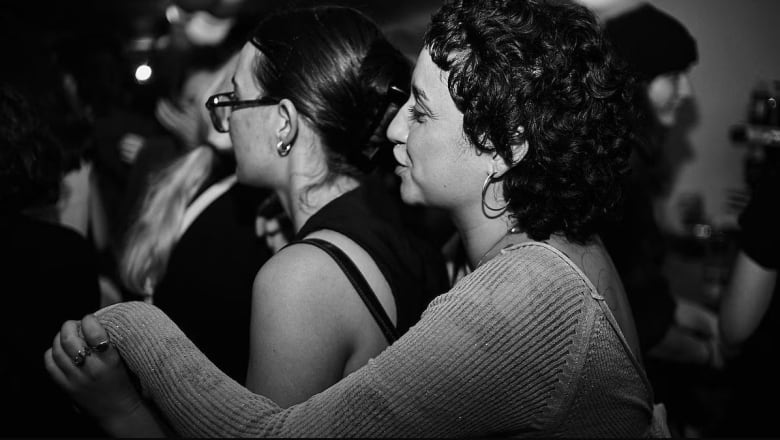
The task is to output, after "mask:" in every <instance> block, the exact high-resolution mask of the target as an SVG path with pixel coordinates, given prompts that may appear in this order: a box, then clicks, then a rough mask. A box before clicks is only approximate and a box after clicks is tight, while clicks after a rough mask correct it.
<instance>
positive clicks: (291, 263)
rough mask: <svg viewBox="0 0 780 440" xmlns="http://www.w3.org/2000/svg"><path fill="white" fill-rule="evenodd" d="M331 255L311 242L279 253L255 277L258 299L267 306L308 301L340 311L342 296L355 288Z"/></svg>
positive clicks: (310, 304)
mask: <svg viewBox="0 0 780 440" xmlns="http://www.w3.org/2000/svg"><path fill="white" fill-rule="evenodd" d="M340 272H341V269H340V268H339V267H338V265H337V264H336V262H335V261H333V259H332V258H330V256H328V255H327V254H326V253H325V252H323V251H321V250H320V249H318V248H316V247H314V246H311V245H308V244H293V245H290V246H288V247H286V248H284V249H283V250H281V251H279V252H278V253H276V254H275V255H274V256H273V257H272V258H270V259H269V260H268V261H267V262H266V263H265V264H264V265H263V267H262V268H261V269H260V271H259V272H258V274H257V276H256V277H255V281H254V287H253V296H254V297H255V302H260V303H263V304H264V305H265V307H270V306H275V307H274V309H276V308H277V307H297V308H300V306H303V305H306V306H308V308H311V309H314V310H318V311H330V312H332V313H336V312H338V311H339V310H341V309H343V304H339V301H334V300H337V299H338V296H339V295H341V294H343V292H344V291H345V290H349V289H351V285H350V284H349V282H348V280H347V279H346V278H345V277H344V276H343V275H341V274H340Z"/></svg>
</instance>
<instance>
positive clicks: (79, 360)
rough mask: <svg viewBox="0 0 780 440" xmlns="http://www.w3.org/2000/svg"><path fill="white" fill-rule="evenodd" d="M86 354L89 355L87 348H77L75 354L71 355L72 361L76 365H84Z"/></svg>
mask: <svg viewBox="0 0 780 440" xmlns="http://www.w3.org/2000/svg"><path fill="white" fill-rule="evenodd" d="M87 356H89V348H87V347H84V348H82V349H81V350H79V351H78V353H76V355H75V356H73V363H74V364H75V365H76V366H77V367H80V366H82V365H84V362H85V361H86V360H87Z"/></svg>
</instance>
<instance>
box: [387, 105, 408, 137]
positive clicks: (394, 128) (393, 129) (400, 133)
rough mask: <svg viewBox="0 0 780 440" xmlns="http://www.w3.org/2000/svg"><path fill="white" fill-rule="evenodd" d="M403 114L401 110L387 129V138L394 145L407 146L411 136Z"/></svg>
mask: <svg viewBox="0 0 780 440" xmlns="http://www.w3.org/2000/svg"><path fill="white" fill-rule="evenodd" d="M401 113H403V112H402V111H400V110H399V111H398V112H397V113H396V114H395V116H394V117H393V120H392V121H390V125H388V127H387V138H388V139H390V142H392V143H394V144H405V143H406V136H407V135H408V134H409V127H408V126H407V123H406V120H405V119H404V117H403V115H402V114H401Z"/></svg>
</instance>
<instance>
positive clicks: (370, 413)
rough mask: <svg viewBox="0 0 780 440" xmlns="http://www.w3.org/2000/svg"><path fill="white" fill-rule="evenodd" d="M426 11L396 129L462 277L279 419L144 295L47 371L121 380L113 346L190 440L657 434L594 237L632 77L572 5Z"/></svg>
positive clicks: (616, 289) (455, 5)
mask: <svg viewBox="0 0 780 440" xmlns="http://www.w3.org/2000/svg"><path fill="white" fill-rule="evenodd" d="M432 20H433V21H432V23H431V25H430V27H429V29H428V31H427V33H426V37H425V43H424V47H423V50H422V51H421V53H420V56H419V59H418V62H417V65H416V67H415V71H414V74H413V78H412V84H411V88H412V94H411V96H410V97H409V99H408V101H407V102H406V104H405V107H406V110H405V112H404V113H399V114H398V115H397V116H396V117H395V119H394V120H393V122H392V124H391V125H390V127H389V129H388V137H389V138H390V139H391V140H392V141H393V142H394V143H395V144H396V146H395V150H394V153H395V157H396V159H397V160H398V162H399V164H400V165H399V166H398V167H397V169H396V172H397V173H398V174H399V175H400V177H401V179H402V184H401V195H402V197H403V199H404V200H405V201H406V202H408V203H421V204H425V205H428V206H434V207H438V208H442V209H444V210H445V211H447V212H448V213H449V214H450V216H451V218H452V219H453V222H454V224H455V225H456V227H457V228H458V231H459V233H460V236H461V239H462V241H463V245H464V248H465V250H466V255H467V258H468V262H469V264H470V266H471V267H472V268H473V271H472V272H471V273H469V274H468V275H466V276H465V277H464V278H462V279H461V280H460V281H459V282H458V283H457V285H455V286H454V287H453V288H452V289H451V290H450V291H449V292H447V293H445V294H443V295H440V296H438V297H437V298H436V299H434V300H433V301H432V302H431V304H430V306H429V307H428V309H427V310H426V312H425V313H424V314H423V316H422V318H421V320H420V322H419V323H418V324H417V325H415V326H414V327H412V328H411V329H410V330H409V331H408V332H407V333H406V334H405V335H404V336H403V337H401V338H400V339H399V340H398V341H397V342H396V343H394V344H392V345H391V346H389V347H388V348H387V349H386V350H384V351H383V352H382V353H381V354H379V355H378V356H376V357H375V358H374V359H373V360H372V361H370V362H369V363H368V364H367V365H366V366H365V367H363V368H361V369H359V370H357V371H355V372H354V373H353V374H351V375H350V376H348V377H346V378H344V379H342V380H341V381H339V382H338V383H337V384H335V385H334V386H332V387H330V388H328V389H326V390H325V391H323V392H321V393H319V394H318V395H316V396H314V397H312V398H310V399H308V400H306V401H305V402H302V403H299V404H297V405H294V406H292V407H290V408H286V409H284V408H281V407H280V406H279V405H277V404H276V403H274V402H273V401H271V400H270V399H268V398H266V397H264V396H261V395H257V394H254V393H252V392H250V391H249V390H247V389H245V388H243V387H241V386H240V385H239V384H237V383H235V382H232V381H230V380H229V379H227V378H226V377H225V376H224V375H222V374H221V373H219V372H218V371H216V370H215V369H214V368H213V367H212V366H211V365H210V364H209V362H208V360H207V359H206V358H204V357H203V356H202V354H200V353H199V352H198V351H197V349H195V347H193V346H192V344H191V343H189V341H188V339H187V338H186V336H185V335H184V334H182V333H181V332H180V331H179V330H178V329H177V328H176V327H175V326H174V325H173V324H172V323H171V322H170V321H169V320H168V318H167V317H166V316H165V315H164V314H163V313H161V312H160V311H159V310H157V309H155V308H154V307H152V306H149V305H146V304H141V303H135V304H127V303H126V304H120V305H117V306H113V307H112V308H110V309H105V310H102V311H100V312H99V313H98V317H97V318H96V317H95V316H87V317H85V318H84V320H82V322H81V325H82V329H83V337H81V336H79V335H78V334H77V333H76V331H75V330H73V327H75V326H74V325H69V326H67V325H66V326H64V327H63V332H62V333H61V338H62V347H61V348H59V349H57V350H56V351H55V353H54V356H55V357H54V361H55V362H56V363H57V364H58V365H60V368H61V369H62V370H63V372H64V373H63V374H66V375H69V376H70V377H72V379H70V381H69V384H71V385H70V386H72V387H73V388H74V389H77V390H79V389H86V390H88V389H89V388H90V387H92V386H94V384H96V383H97V384H100V383H103V382H104V381H108V382H110V383H114V381H115V380H116V381H119V383H125V382H123V381H126V378H125V377H124V375H125V374H126V372H125V370H124V369H122V368H115V367H117V366H118V365H120V355H121V358H122V359H124V361H125V362H126V363H127V365H128V367H129V369H130V370H131V371H132V372H133V373H135V374H136V375H137V376H138V378H139V380H140V383H141V386H142V388H143V389H144V390H145V391H146V392H148V393H149V394H150V395H151V396H152V398H153V399H154V401H155V402H156V403H157V404H158V405H159V407H160V409H161V411H162V413H163V414H164V415H165V417H166V418H168V420H169V421H170V422H171V423H172V425H173V426H174V427H175V429H176V430H177V433H179V434H180V435H185V436H322V437H337V436H338V437H350V436H356V437H357V436H360V437H363V436H390V437H448V436H466V437H482V436H520V437H523V436H535V437H547V436H550V437H552V436H563V437H572V436H576V437H589V436H595V437H607V436H623V437H644V436H656V435H668V431H667V430H666V429H665V427H666V425H665V419H664V414H663V408H662V407H661V406H654V404H653V391H652V389H651V386H650V384H649V382H648V380H647V377H646V375H645V372H644V368H643V366H642V361H641V359H640V358H639V356H638V353H639V350H638V343H637V338H636V334H635V330H634V324H633V322H632V320H631V311H630V309H629V308H628V305H627V302H626V298H625V294H624V292H623V288H622V285H621V282H620V279H619V277H618V276H617V274H616V271H615V268H614V266H613V264H612V262H611V260H610V258H609V255H608V254H607V253H606V251H604V249H603V246H602V245H601V242H600V240H599V238H598V236H597V232H598V230H599V227H600V225H601V224H602V222H603V221H604V220H606V219H607V218H608V217H609V215H610V213H611V212H612V210H613V209H614V208H615V207H616V205H617V204H618V203H619V200H620V191H619V189H618V188H619V181H620V180H621V179H622V177H623V175H624V174H625V172H626V163H627V159H628V155H629V149H630V146H629V141H630V139H631V137H632V136H631V133H630V132H629V128H628V127H630V123H629V121H628V120H627V119H628V118H629V117H630V115H631V114H632V113H633V111H632V103H631V93H630V84H629V83H630V80H629V79H628V78H627V77H626V76H625V75H624V73H623V72H622V71H621V70H620V69H619V68H617V67H616V65H615V64H614V62H613V58H612V55H611V53H610V52H609V51H608V50H607V49H606V46H605V44H604V42H603V41H602V38H601V36H600V32H599V30H598V28H597V24H596V23H595V20H594V18H593V17H592V15H591V14H590V13H589V12H588V11H587V10H585V9H584V8H582V7H579V6H574V5H571V4H567V3H566V4H562V3H560V2H545V1H541V0H494V1H485V0H455V1H451V2H449V3H447V4H446V5H444V6H443V7H442V8H441V9H440V10H439V12H437V13H436V14H435V15H434V16H433V19H432ZM109 339H110V340H111V341H112V344H113V347H115V348H116V349H114V348H111V349H109V350H107V351H106V352H104V353H102V354H100V355H99V356H96V357H97V359H95V360H94V361H93V360H90V361H89V362H88V364H87V365H84V366H83V367H82V368H79V367H76V366H74V365H73V364H72V363H71V360H70V357H69V356H70V355H72V354H75V353H76V351H77V350H78V349H80V348H81V347H83V346H85V344H87V345H89V344H95V343H97V342H99V341H106V340H109ZM55 348H56V347H55ZM124 389H125V390H126V391H127V393H128V395H129V396H132V395H133V393H134V392H135V391H134V390H132V389H130V388H129V387H125V388H124Z"/></svg>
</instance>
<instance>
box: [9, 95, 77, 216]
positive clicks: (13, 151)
mask: <svg viewBox="0 0 780 440" xmlns="http://www.w3.org/2000/svg"><path fill="white" fill-rule="evenodd" d="M63 175H64V155H63V149H62V145H61V144H60V143H59V142H58V141H57V140H56V139H55V137H54V136H53V135H52V133H51V130H50V127H49V126H48V125H47V124H46V123H44V122H43V120H42V119H41V117H40V115H39V113H38V111H37V110H35V109H34V108H33V106H32V105H31V104H30V103H29V101H28V99H27V98H26V97H25V96H24V95H22V94H21V92H19V91H18V90H17V89H16V88H14V87H12V86H10V85H8V84H0V211H2V212H19V211H21V210H23V209H25V208H30V207H34V206H39V205H47V204H50V203H54V202H56V201H57V199H58V198H59V195H60V184H61V181H62V177H63Z"/></svg>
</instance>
